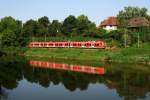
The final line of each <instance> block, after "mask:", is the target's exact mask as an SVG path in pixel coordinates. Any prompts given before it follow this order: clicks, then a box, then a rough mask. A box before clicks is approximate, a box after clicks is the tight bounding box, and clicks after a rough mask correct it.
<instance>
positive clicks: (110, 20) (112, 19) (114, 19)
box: [100, 17, 118, 27]
mask: <svg viewBox="0 0 150 100" xmlns="http://www.w3.org/2000/svg"><path fill="white" fill-rule="evenodd" d="M110 25H112V26H118V22H117V17H108V18H107V19H106V20H104V21H102V22H101V24H100V27H103V26H110Z"/></svg>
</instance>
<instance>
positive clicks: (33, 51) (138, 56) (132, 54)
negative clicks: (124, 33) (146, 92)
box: [25, 45, 150, 63]
mask: <svg viewBox="0 0 150 100" xmlns="http://www.w3.org/2000/svg"><path fill="white" fill-rule="evenodd" d="M25 55H26V56H33V57H49V58H61V59H77V60H85V61H86V60H94V61H112V62H129V63H137V62H139V63H150V47H149V45H146V46H144V47H143V48H136V47H130V48H116V49H113V50H110V49H109V50H100V49H73V48H30V49H29V50H27V52H25Z"/></svg>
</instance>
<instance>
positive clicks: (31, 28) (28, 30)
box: [22, 19, 38, 41]
mask: <svg viewBox="0 0 150 100" xmlns="http://www.w3.org/2000/svg"><path fill="white" fill-rule="evenodd" d="M37 30H38V24H37V22H36V21H35V20H32V19H30V20H28V21H27V22H26V23H25V24H24V25H23V34H22V37H23V38H24V39H25V40H26V41H28V40H29V39H30V41H32V39H33V37H34V36H36V35H37Z"/></svg>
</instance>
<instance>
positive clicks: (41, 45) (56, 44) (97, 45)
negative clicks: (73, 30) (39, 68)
mask: <svg viewBox="0 0 150 100" xmlns="http://www.w3.org/2000/svg"><path fill="white" fill-rule="evenodd" d="M29 47H30V48H85V49H86V48H95V49H104V48H105V47H106V44H105V42H104V41H96V42H95V41H94V42H31V43H30V44H29Z"/></svg>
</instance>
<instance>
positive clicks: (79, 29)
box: [0, 6, 150, 47]
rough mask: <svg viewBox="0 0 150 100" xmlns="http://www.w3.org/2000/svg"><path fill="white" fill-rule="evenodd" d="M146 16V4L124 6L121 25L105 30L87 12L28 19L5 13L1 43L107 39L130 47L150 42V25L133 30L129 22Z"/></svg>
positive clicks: (0, 21) (17, 44) (1, 21)
mask: <svg viewBox="0 0 150 100" xmlns="http://www.w3.org/2000/svg"><path fill="white" fill-rule="evenodd" d="M137 17H144V18H146V19H147V20H148V21H149V22H150V15H149V14H148V10H147V9H146V8H139V7H131V6H128V7H124V9H122V10H121V11H119V12H118V14H117V19H118V23H119V25H118V28H117V30H114V31H106V30H104V29H102V28H99V27H98V26H97V25H96V24H95V22H92V21H91V20H89V18H88V16H86V15H83V14H82V15H80V16H77V17H76V16H73V15H69V16H68V17H66V18H65V19H64V20H63V21H59V20H50V19H49V18H48V17H47V16H43V17H40V18H38V19H37V20H34V19H29V20H27V21H26V22H24V23H23V22H22V21H21V20H18V19H15V18H13V17H11V16H6V17H4V18H1V19H0V47H8V46H14V47H26V46H27V45H28V43H29V42H31V41H87V40H88V41H93V40H104V41H106V43H108V45H110V46H116V47H127V46H133V45H136V44H137V43H141V44H142V43H150V26H149V27H143V26H141V27H138V28H137V29H135V30H131V29H129V28H128V27H127V25H128V24H127V23H128V21H129V20H130V19H132V18H137Z"/></svg>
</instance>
